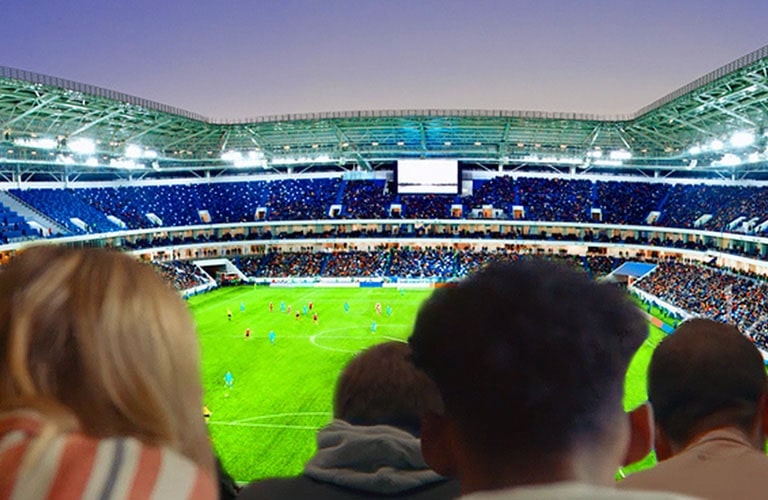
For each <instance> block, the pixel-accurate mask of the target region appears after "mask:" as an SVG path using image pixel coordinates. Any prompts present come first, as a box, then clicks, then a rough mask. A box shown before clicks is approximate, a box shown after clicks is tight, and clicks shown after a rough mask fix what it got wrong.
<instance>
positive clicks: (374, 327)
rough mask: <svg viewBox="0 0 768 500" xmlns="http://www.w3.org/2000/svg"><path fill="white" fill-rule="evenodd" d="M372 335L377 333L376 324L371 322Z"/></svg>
mask: <svg viewBox="0 0 768 500" xmlns="http://www.w3.org/2000/svg"><path fill="white" fill-rule="evenodd" d="M371 333H372V334H373V333H376V322H375V321H371Z"/></svg>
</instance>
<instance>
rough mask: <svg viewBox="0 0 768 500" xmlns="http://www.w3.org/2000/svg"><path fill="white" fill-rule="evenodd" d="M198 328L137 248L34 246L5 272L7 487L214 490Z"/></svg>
mask: <svg viewBox="0 0 768 500" xmlns="http://www.w3.org/2000/svg"><path fill="white" fill-rule="evenodd" d="M201 397H202V387H201V384H200V373H199V354H198V346H197V339H196V336H195V327H194V324H193V322H192V319H191V317H190V316H189V313H188V312H187V310H186V308H185V307H184V305H183V303H182V302H181V300H180V298H179V297H178V296H177V294H176V292H174V291H173V290H172V289H171V288H170V287H169V286H167V285H165V284H164V283H163V282H162V280H161V279H160V278H159V277H158V276H157V274H155V272H154V271H153V270H152V268H150V267H149V266H145V265H143V264H141V263H139V262H138V261H135V260H133V259H132V258H130V257H129V256H127V255H124V254H119V253H116V252H115V253H112V252H106V251H103V250H94V249H79V250H77V249H70V248H64V247H53V246H46V247H36V248H31V249H27V250H25V251H24V252H23V253H22V254H21V255H20V256H18V257H17V258H16V259H15V260H13V261H12V262H11V263H10V264H9V265H8V267H7V268H6V269H5V270H4V271H3V273H2V274H0V470H2V473H0V497H1V498H9V497H10V498H80V497H86V498H95V497H97V496H98V497H99V498H127V497H131V498H147V497H150V496H153V497H162V498H201V499H202V498H216V488H215V484H214V482H213V473H214V462H213V456H212V453H211V448H210V443H209V441H208V436H207V433H206V429H205V425H204V422H203V418H202V416H201V415H200V409H201V408H202V403H201Z"/></svg>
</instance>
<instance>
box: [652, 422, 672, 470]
mask: <svg viewBox="0 0 768 500" xmlns="http://www.w3.org/2000/svg"><path fill="white" fill-rule="evenodd" d="M654 441H655V443H654V448H655V449H656V459H657V460H658V461H659V462H661V461H663V460H666V459H668V458H671V457H672V455H674V454H675V453H674V451H673V450H674V447H673V446H672V441H670V440H669V437H668V436H667V433H666V432H664V430H663V429H662V428H661V427H659V426H658V425H657V426H656V433H655V436H654Z"/></svg>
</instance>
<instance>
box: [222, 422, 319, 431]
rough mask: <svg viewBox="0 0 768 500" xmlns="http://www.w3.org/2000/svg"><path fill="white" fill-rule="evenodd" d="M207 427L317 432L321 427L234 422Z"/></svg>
mask: <svg viewBox="0 0 768 500" xmlns="http://www.w3.org/2000/svg"><path fill="white" fill-rule="evenodd" d="M208 425H226V426H227V427H261V428H267V429H297V430H307V431H317V430H318V429H320V428H321V427H322V425H315V426H311V425H291V424H249V423H245V424H236V423H234V422H208Z"/></svg>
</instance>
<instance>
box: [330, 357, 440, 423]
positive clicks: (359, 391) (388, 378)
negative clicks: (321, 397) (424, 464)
mask: <svg viewBox="0 0 768 500" xmlns="http://www.w3.org/2000/svg"><path fill="white" fill-rule="evenodd" d="M442 410H443V402H442V399H441V398H440V393H439V391H438V390H437V387H436V386H435V384H434V382H432V380H431V379H430V378H429V377H428V376H427V374H425V373H424V372H423V371H421V370H420V369H418V368H416V366H414V364H413V361H412V358H411V348H410V347H409V346H408V344H406V343H404V342H384V343H382V344H378V345H375V346H373V347H371V348H368V349H366V350H365V351H363V352H361V353H360V354H358V355H357V356H355V357H354V358H353V359H352V361H350V362H349V363H348V364H347V365H346V367H344V369H343V370H342V372H341V375H340V376H339V379H338V381H337V382H336V394H335V396H334V404H333V413H334V417H335V418H339V419H342V420H345V421H347V422H349V423H351V424H353V425H392V426H395V427H399V428H401V429H404V430H406V431H408V432H411V433H412V434H415V435H418V434H419V431H420V427H421V417H422V416H423V415H424V413H425V412H427V411H435V412H441V411H442Z"/></svg>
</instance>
